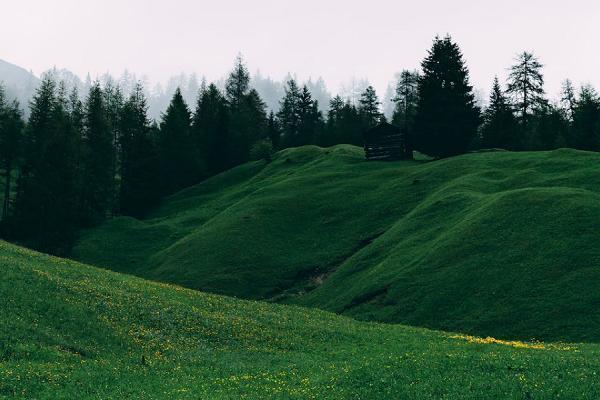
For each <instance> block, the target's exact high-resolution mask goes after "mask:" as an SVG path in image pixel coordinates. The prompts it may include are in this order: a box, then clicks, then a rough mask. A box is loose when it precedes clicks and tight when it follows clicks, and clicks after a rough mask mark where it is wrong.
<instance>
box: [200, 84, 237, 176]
mask: <svg viewBox="0 0 600 400" xmlns="http://www.w3.org/2000/svg"><path fill="white" fill-rule="evenodd" d="M228 123H229V109H228V106H227V100H226V99H225V97H224V96H223V94H222V93H221V92H220V91H219V89H218V88H217V86H216V85H215V84H210V85H209V86H208V87H207V88H206V89H204V90H201V91H200V95H199V96H198V103H197V105H196V112H195V113H194V120H193V132H194V137H195V141H196V144H197V146H198V149H199V154H200V157H202V159H203V160H204V164H205V166H206V170H207V172H208V173H209V174H211V175H212V174H216V173H219V172H221V171H224V170H226V169H227V168H229V167H231V166H232V164H231V161H230V153H231V151H230V146H231V139H230V136H229V127H228Z"/></svg>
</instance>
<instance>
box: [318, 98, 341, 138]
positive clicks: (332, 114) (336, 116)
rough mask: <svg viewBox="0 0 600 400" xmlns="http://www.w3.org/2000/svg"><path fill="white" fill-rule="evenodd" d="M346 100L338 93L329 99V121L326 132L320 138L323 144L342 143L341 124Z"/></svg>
mask: <svg viewBox="0 0 600 400" xmlns="http://www.w3.org/2000/svg"><path fill="white" fill-rule="evenodd" d="M343 108H344V100H343V99H342V97H341V96H339V95H337V96H335V97H333V98H332V99H331V100H330V101H329V110H328V111H327V123H326V125H325V130H324V134H323V135H322V137H321V139H320V140H319V145H321V146H333V145H334V144H338V143H342V136H343V135H342V132H341V129H340V124H341V121H342V116H343Z"/></svg>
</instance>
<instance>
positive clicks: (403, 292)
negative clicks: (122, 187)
mask: <svg viewBox="0 0 600 400" xmlns="http://www.w3.org/2000/svg"><path fill="white" fill-rule="evenodd" d="M598 226H600V155H599V154H596V153H586V152H578V151H573V150H558V151H553V152H539V153H510V152H497V153H480V154H468V155H464V156H460V157H455V158H451V159H447V160H441V161H434V162H406V161H405V162H392V163H381V162H380V163H378V162H365V161H364V160H363V156H362V151H361V150H360V149H358V148H356V147H352V146H337V147H335V148H332V149H321V148H318V147H311V146H309V147H304V148H298V149H290V150H285V151H283V152H280V153H278V155H277V156H276V158H275V160H274V161H273V162H272V163H271V164H269V165H264V164H263V163H259V162H257V163H250V164H246V165H243V166H241V167H238V168H236V169H234V170H231V171H228V172H226V173H224V174H221V175H219V176H217V177H215V178H213V179H210V180H208V181H206V182H204V183H202V184H200V185H197V186H195V187H193V188H190V189H188V190H185V191H183V192H180V193H178V194H176V195H175V196H173V197H171V198H169V199H167V200H166V201H165V202H164V204H163V205H162V206H161V207H160V208H159V209H158V210H156V212H155V213H154V214H153V215H152V216H151V217H150V218H149V219H147V220H144V221H137V220H134V219H131V218H118V219H115V220H112V221H109V222H107V223H106V224H104V225H102V226H101V227H99V228H97V229H94V230H92V231H90V232H87V233H86V234H84V235H83V237H82V238H81V240H80V242H79V244H78V245H77V246H76V247H75V249H74V251H73V256H74V257H75V258H77V259H80V260H83V261H85V262H88V263H93V264H96V265H100V266H105V267H107V268H111V269H114V270H117V271H123V272H127V273H132V274H136V275H140V276H143V277H146V278H150V279H154V280H159V281H166V282H173V283H177V284H180V285H184V286H187V287H190V288H194V289H200V290H203V291H210V292H215V293H223V294H228V295H234V296H239V297H244V298H253V299H261V298H262V299H264V298H270V299H272V300H275V301H280V302H288V303H298V304H302V305H306V306H316V307H320V308H324V309H327V310H332V311H336V312H339V313H342V314H347V315H352V316H354V317H356V318H359V319H368V320H378V321H386V322H402V323H409V324H413V325H419V326H427V327H434V328H439V329H445V330H458V331H465V332H469V333H475V334H479V335H495V336H499V337H502V338H515V337H516V338H538V339H544V340H576V341H598V340H600V311H599V310H600V246H598V243H600V230H598V229H597V227H598Z"/></svg>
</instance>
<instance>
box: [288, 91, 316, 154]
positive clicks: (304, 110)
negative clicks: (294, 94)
mask: <svg viewBox="0 0 600 400" xmlns="http://www.w3.org/2000/svg"><path fill="white" fill-rule="evenodd" d="M298 116H299V119H298V122H299V126H298V133H297V136H296V137H295V139H294V140H293V142H292V145H293V146H303V145H306V144H314V143H316V141H317V138H318V137H319V135H320V132H321V128H322V125H323V114H322V113H321V111H319V103H318V102H317V101H316V100H314V99H313V97H312V94H311V93H310V91H309V90H308V87H307V86H306V85H305V86H303V87H302V91H301V92H300V97H299V98H298Z"/></svg>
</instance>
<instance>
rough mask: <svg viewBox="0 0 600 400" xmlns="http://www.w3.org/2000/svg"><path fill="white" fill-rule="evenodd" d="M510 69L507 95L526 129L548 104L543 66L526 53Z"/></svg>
mask: <svg viewBox="0 0 600 400" xmlns="http://www.w3.org/2000/svg"><path fill="white" fill-rule="evenodd" d="M515 61H516V62H515V64H514V65H513V66H512V67H511V68H510V74H509V77H508V88H507V93H508V94H509V95H510V96H511V97H512V99H513V104H514V106H515V109H516V112H517V115H518V117H519V120H520V122H521V125H522V126H523V127H524V128H525V129H526V128H527V125H528V123H529V121H530V119H531V116H532V114H533V113H534V111H536V110H537V109H539V108H541V107H543V106H544V105H545V104H546V99H545V97H544V95H545V91H544V75H543V74H542V68H543V65H542V64H541V63H540V62H539V60H538V59H537V58H536V57H535V56H534V55H533V53H530V52H527V51H524V52H523V53H521V54H519V55H518V56H517V58H516V60H515Z"/></svg>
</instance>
